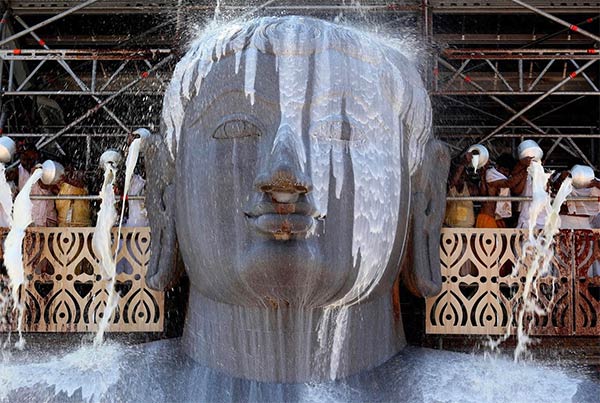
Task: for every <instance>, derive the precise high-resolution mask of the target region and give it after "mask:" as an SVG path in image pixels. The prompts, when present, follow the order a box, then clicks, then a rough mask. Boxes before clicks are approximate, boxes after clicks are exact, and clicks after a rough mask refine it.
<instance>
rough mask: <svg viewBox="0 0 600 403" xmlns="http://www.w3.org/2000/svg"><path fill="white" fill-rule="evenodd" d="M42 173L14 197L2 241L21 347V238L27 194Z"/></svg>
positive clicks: (28, 218) (28, 214)
mask: <svg viewBox="0 0 600 403" xmlns="http://www.w3.org/2000/svg"><path fill="white" fill-rule="evenodd" d="M42 174H43V171H42V170H41V169H39V168H38V169H36V170H35V171H34V172H33V174H31V176H30V177H29V179H27V182H25V185H24V186H23V188H22V189H21V191H20V192H19V194H18V195H17V197H16V198H15V203H14V206H13V210H12V222H11V227H10V231H9V232H8V235H7V236H6V240H5V241H4V266H5V267H6V271H7V272H8V277H9V279H10V282H9V286H10V289H11V295H12V299H13V301H14V307H15V308H16V309H17V311H18V319H17V330H18V332H19V341H18V342H17V344H16V345H17V347H18V348H23V346H24V345H25V340H24V339H23V334H22V331H23V315H24V312H25V306H24V304H23V303H22V301H21V300H20V297H19V288H20V287H21V285H23V284H24V283H25V270H24V269H23V239H24V238H25V230H26V229H27V227H28V226H29V224H31V222H32V217H31V208H32V207H33V205H32V203H31V199H30V198H29V195H30V193H31V188H32V187H33V185H35V184H36V183H37V181H38V180H40V178H41V177H42ZM5 183H6V179H5ZM5 211H6V210H5ZM9 211H10V210H9Z"/></svg>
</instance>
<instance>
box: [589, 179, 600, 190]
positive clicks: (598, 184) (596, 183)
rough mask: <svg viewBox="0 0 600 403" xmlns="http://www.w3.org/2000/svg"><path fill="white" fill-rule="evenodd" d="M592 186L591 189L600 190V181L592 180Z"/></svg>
mask: <svg viewBox="0 0 600 403" xmlns="http://www.w3.org/2000/svg"><path fill="white" fill-rule="evenodd" d="M590 185H591V186H590V187H593V188H596V189H600V180H598V179H596V178H594V179H592V182H591V184H590Z"/></svg>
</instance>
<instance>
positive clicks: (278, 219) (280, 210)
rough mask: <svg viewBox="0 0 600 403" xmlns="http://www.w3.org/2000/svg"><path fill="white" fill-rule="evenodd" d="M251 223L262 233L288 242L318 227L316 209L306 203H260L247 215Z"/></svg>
mask: <svg viewBox="0 0 600 403" xmlns="http://www.w3.org/2000/svg"><path fill="white" fill-rule="evenodd" d="M246 216H247V217H248V220H249V221H250V223H251V224H252V225H253V226H254V227H255V228H256V229H257V230H258V231H260V232H262V233H265V234H269V235H272V236H274V237H275V238H276V239H279V240H288V239H290V237H291V236H298V235H302V234H306V233H308V232H310V231H311V230H312V229H313V227H314V226H315V225H316V222H315V217H317V216H318V213H317V210H316V208H315V207H314V206H313V205H312V204H310V203H306V202H298V203H266V202H265V203H258V204H257V205H255V206H254V208H253V209H252V210H251V211H250V212H247V213H246Z"/></svg>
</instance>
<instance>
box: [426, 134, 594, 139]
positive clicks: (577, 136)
mask: <svg viewBox="0 0 600 403" xmlns="http://www.w3.org/2000/svg"><path fill="white" fill-rule="evenodd" d="M478 136H479V134H477V133H441V134H440V133H437V134H436V137H443V138H457V137H458V138H462V137H468V138H476V137H478ZM494 137H496V138H509V139H510V138H520V137H526V138H549V139H551V138H563V137H570V138H573V139H600V134H599V133H596V134H581V133H578V134H554V133H546V134H544V133H501V134H500V133H499V134H496V135H495V136H494Z"/></svg>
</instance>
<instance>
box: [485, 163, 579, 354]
mask: <svg viewBox="0 0 600 403" xmlns="http://www.w3.org/2000/svg"><path fill="white" fill-rule="evenodd" d="M528 173H529V176H530V179H531V186H532V191H531V193H532V201H531V204H530V206H529V220H528V222H527V224H528V228H527V233H526V235H527V238H526V239H525V240H524V241H523V244H522V246H521V254H520V256H519V260H518V261H517V263H516V264H515V267H514V268H513V276H517V275H518V273H519V271H520V269H522V268H525V269H526V275H525V283H524V284H523V292H522V302H521V304H520V306H519V307H518V310H517V312H516V315H517V346H516V347H515V350H514V354H513V357H514V361H519V360H520V359H521V358H523V356H524V354H526V353H527V346H528V345H530V344H531V343H532V341H533V340H532V339H531V338H530V337H529V332H530V330H531V327H532V326H533V324H534V320H533V317H534V315H538V316H543V315H546V314H547V312H546V311H545V310H544V309H543V307H541V306H540V305H539V304H538V302H537V300H538V295H537V281H538V279H540V278H542V277H546V276H552V275H554V273H551V270H550V267H551V266H550V264H551V263H552V258H553V256H554V237H555V236H556V234H558V232H559V230H560V215H559V214H560V207H561V206H562V204H563V203H564V202H565V201H566V198H567V197H568V196H569V194H570V193H571V191H572V190H573V187H572V185H571V178H566V179H565V180H564V182H563V183H562V185H561V186H560V189H559V190H558V193H557V194H556V197H555V198H554V201H552V198H551V197H550V194H549V193H548V191H547V190H546V186H547V183H548V178H549V177H550V175H551V173H546V172H544V168H543V167H542V164H541V163H540V162H539V161H535V160H534V161H532V162H531V165H530V167H529V169H528ZM540 215H541V216H542V217H545V222H544V226H543V228H542V229H541V230H539V231H537V230H536V225H537V223H538V217H539V216H540ZM549 302H550V303H551V302H552V301H549ZM526 317H530V318H531V320H530V321H529V324H528V325H527V326H525V323H524V322H525V318H526ZM512 321H513V318H512V317H511V319H510V320H509V323H511V324H512ZM511 334H512V326H511V325H509V326H508V328H507V330H506V334H505V335H504V336H502V337H501V338H499V339H497V340H489V341H488V343H487V344H488V346H489V347H490V348H491V350H492V351H494V350H496V349H497V347H498V346H499V345H500V343H502V342H504V341H505V340H506V339H508V338H509V337H510V335H511Z"/></svg>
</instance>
